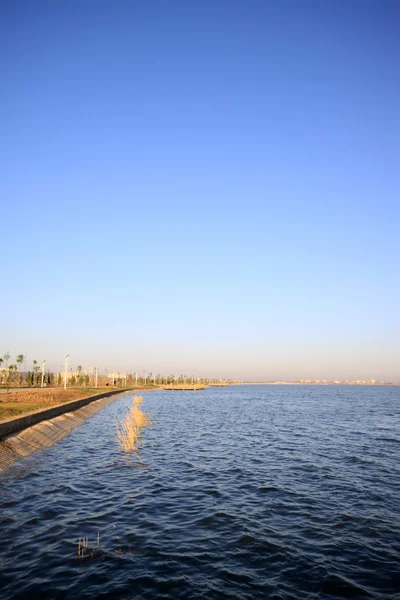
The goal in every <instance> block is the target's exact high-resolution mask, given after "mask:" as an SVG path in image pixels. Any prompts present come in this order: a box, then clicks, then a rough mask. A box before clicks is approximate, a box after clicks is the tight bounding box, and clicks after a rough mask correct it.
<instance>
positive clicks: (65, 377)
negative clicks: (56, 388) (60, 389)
mask: <svg viewBox="0 0 400 600" xmlns="http://www.w3.org/2000/svg"><path fill="white" fill-rule="evenodd" d="M68 357H69V354H66V355H65V357H64V358H65V362H64V390H66V389H67V378H68Z"/></svg>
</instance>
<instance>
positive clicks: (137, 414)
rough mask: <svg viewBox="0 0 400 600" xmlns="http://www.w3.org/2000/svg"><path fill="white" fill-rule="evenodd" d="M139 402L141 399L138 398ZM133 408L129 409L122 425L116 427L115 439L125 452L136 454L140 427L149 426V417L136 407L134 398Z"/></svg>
mask: <svg viewBox="0 0 400 600" xmlns="http://www.w3.org/2000/svg"><path fill="white" fill-rule="evenodd" d="M139 398H140V400H141V401H142V398H141V397H140V396H139ZM133 401H134V406H132V407H131V409H130V410H129V412H128V414H127V415H126V417H125V419H124V420H123V421H122V423H119V424H117V425H116V430H117V438H118V441H119V443H120V444H121V447H122V448H123V449H124V450H125V452H131V451H134V452H138V442H139V438H140V430H141V429H142V427H146V426H147V425H150V419H149V417H148V416H147V415H146V414H145V413H144V412H142V411H141V410H140V408H138V407H137V406H136V404H137V402H136V397H135V398H134V399H133Z"/></svg>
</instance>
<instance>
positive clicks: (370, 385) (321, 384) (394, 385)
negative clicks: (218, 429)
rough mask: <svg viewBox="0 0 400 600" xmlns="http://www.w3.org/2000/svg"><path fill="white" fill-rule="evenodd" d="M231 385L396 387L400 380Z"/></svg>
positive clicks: (241, 382)
mask: <svg viewBox="0 0 400 600" xmlns="http://www.w3.org/2000/svg"><path fill="white" fill-rule="evenodd" d="M229 385H304V386H313V387H315V386H324V387H326V386H329V385H331V386H335V387H338V386H346V387H396V386H400V382H396V383H344V382H343V381H341V382H340V383H334V382H333V381H328V382H327V383H314V382H312V381H310V382H309V383H300V382H299V381H240V382H235V383H231V384H229Z"/></svg>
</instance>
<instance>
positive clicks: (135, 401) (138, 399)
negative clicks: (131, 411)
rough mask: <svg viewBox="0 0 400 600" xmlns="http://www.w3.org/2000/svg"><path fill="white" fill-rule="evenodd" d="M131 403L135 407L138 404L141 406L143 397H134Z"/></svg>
mask: <svg viewBox="0 0 400 600" xmlns="http://www.w3.org/2000/svg"><path fill="white" fill-rule="evenodd" d="M133 402H134V404H135V405H136V406H139V404H142V402H143V397H142V396H134V397H133Z"/></svg>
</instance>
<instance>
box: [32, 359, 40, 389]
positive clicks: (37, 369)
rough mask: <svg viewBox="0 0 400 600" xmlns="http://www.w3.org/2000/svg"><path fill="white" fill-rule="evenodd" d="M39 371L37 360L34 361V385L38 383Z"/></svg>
mask: <svg viewBox="0 0 400 600" xmlns="http://www.w3.org/2000/svg"><path fill="white" fill-rule="evenodd" d="M38 371H39V367H38V366H37V360H34V361H33V385H35V383H36V374H37V372H38Z"/></svg>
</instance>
